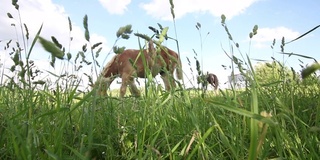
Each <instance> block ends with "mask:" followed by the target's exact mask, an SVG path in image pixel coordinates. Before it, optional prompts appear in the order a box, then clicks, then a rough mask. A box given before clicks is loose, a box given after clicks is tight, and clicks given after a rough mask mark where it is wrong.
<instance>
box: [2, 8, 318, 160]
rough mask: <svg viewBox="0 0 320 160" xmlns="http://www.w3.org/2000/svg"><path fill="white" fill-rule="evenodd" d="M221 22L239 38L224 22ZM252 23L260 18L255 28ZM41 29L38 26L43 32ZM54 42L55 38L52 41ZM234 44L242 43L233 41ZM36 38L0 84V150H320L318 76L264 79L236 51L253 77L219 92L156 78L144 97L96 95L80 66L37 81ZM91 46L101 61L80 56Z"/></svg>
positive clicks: (131, 154) (39, 155)
mask: <svg viewBox="0 0 320 160" xmlns="http://www.w3.org/2000/svg"><path fill="white" fill-rule="evenodd" d="M173 9H174V8H173V7H172V14H174V10H173ZM173 17H174V16H173ZM84 20H85V23H84V24H85V33H86V34H85V38H86V40H88V41H89V42H90V40H89V39H90V36H89V31H88V24H87V21H88V17H87V16H85V19H84ZM69 22H70V19H69ZM70 25H71V23H70ZM223 26H224V27H225V28H226V31H227V34H228V36H229V38H230V41H231V42H233V41H232V37H231V34H230V33H229V31H228V29H227V27H226V25H225V24H224V22H223ZM71 28H72V27H70V31H71ZM127 29H128V30H127V32H129V30H130V28H127ZM256 30H257V26H255V27H254V30H253V33H252V34H250V35H251V36H254V35H255V34H254V33H255V32H256ZM40 32H41V27H40V29H39V32H38V35H40ZM127 32H126V33H124V34H125V35H126V36H128V35H127V34H128V33H127ZM118 34H119V35H121V34H122V33H120V32H119V33H118ZM118 34H117V35H118ZM118 37H121V36H118ZM38 38H39V37H38V36H37V37H36V39H35V40H34V42H35V41H37V39H38ZM250 38H251V37H250ZM117 40H119V39H117ZM42 41H43V42H45V43H47V44H48V43H49V44H50V43H52V42H50V41H46V40H44V39H42ZM57 43H58V42H54V45H57ZM33 45H34V43H33V44H32V46H33ZM54 45H52V44H50V45H49V46H50V47H51V50H52V47H53V48H54V47H55V46H54ZM233 45H234V46H235V47H236V48H237V49H239V48H238V46H239V45H237V43H235V42H234V44H233ZM32 46H31V47H30V48H31V49H30V50H29V51H25V53H26V55H27V56H26V59H23V58H22V57H23V56H22V54H23V51H22V50H18V49H17V50H18V52H15V54H14V55H13V60H14V62H15V64H14V66H15V67H16V68H19V67H20V70H19V69H18V70H15V69H12V70H11V71H12V72H13V73H14V76H13V77H9V81H8V82H3V83H2V84H1V86H0V97H1V98H0V159H30V160H33V159H240V160H241V159H319V158H320V155H319V150H320V134H319V133H320V121H319V117H320V107H319V106H320V88H319V85H320V82H319V80H318V79H317V78H316V77H317V76H316V75H313V76H311V77H309V78H307V79H305V80H304V81H301V80H299V79H291V81H288V80H287V79H288V77H287V76H286V75H285V74H281V76H280V78H279V79H278V80H275V81H274V82H263V81H261V80H260V79H258V76H257V74H258V73H255V70H254V68H253V67H252V66H251V62H250V58H249V57H247V59H244V58H243V57H244V56H242V54H241V51H239V52H240V54H241V57H242V60H243V61H244V62H247V63H246V64H248V65H244V64H242V63H241V62H240V61H238V59H233V63H232V65H237V66H238V68H239V71H240V72H241V73H242V74H244V75H246V76H247V80H248V82H249V84H250V85H248V86H247V87H246V88H245V89H242V90H235V89H230V90H220V91H219V92H218V94H215V93H213V92H205V93H204V92H203V90H201V89H199V90H187V89H183V88H177V90H175V91H170V92H165V91H162V89H161V88H160V87H159V86H158V85H157V84H155V83H152V82H150V83H147V84H148V85H146V86H145V88H144V89H141V90H142V91H143V92H142V97H139V98H135V97H130V96H127V97H125V98H122V99H121V98H118V96H117V95H118V90H113V91H111V92H109V96H105V97H100V96H98V95H96V92H95V90H93V91H81V92H80V91H78V89H79V88H78V87H79V80H78V78H77V75H73V76H75V77H74V78H70V77H72V74H67V75H65V72H64V71H62V72H61V73H63V74H61V75H53V74H52V75H53V76H54V77H56V78H58V80H56V81H54V82H53V83H49V82H48V81H41V80H40V81H39V80H38V81H36V80H33V78H36V77H33V74H31V73H34V71H35V68H34V66H33V65H29V64H31V63H28V62H29V56H30V54H31V53H32ZM94 46H95V47H97V46H99V45H98V43H97V44H95V45H94ZM44 47H45V46H44ZM95 47H90V48H91V50H90V52H91V53H92V61H93V62H95V58H96V57H95V54H94V53H96V54H99V52H100V51H101V50H100V49H98V50H95V49H94V48H95ZM55 49H57V48H54V50H55ZM60 49H61V48H60ZM86 50H87V49H86V47H85V46H84V48H82V51H81V52H80V54H78V55H77V57H76V59H78V58H79V57H80V59H81V58H82V60H81V62H84V63H83V64H87V65H95V63H93V64H91V63H89V61H90V60H88V57H83V55H84V52H86ZM48 51H49V52H50V49H49V50H48ZM61 51H62V50H61ZM64 56H65V55H64V53H63V52H59V55H58V56H57V55H54V54H52V57H53V58H52V63H51V64H52V66H54V63H55V57H56V58H63V57H64ZM67 56H68V58H67V59H65V60H66V61H64V62H65V63H67V65H65V66H67V67H66V68H68V67H74V68H78V67H80V66H77V64H78V63H77V60H75V63H74V65H75V66H69V65H71V63H69V61H70V60H73V58H72V57H69V55H68V54H67ZM235 58H236V57H235ZM64 62H62V63H63V65H64V64H65V63H64ZM94 67H97V66H94ZM197 68H200V66H197ZM232 68H233V70H232V71H234V67H232ZM243 68H246V69H248V70H250V71H251V72H250V74H248V73H245V72H244V71H243V70H242V69H243ZM66 70H67V69H66ZM282 70H284V69H282ZM199 73H200V72H199ZM273 74H275V73H273ZM1 76H3V75H1ZM87 76H88V75H87ZM88 77H89V78H92V77H90V76H88ZM289 78H290V77H289ZM32 80H33V81H32ZM34 82H36V83H34ZM110 95H111V96H110Z"/></svg>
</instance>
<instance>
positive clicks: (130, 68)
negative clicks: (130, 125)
mask: <svg viewBox="0 0 320 160" xmlns="http://www.w3.org/2000/svg"><path fill="white" fill-rule="evenodd" d="M159 47H160V49H159V50H158V52H157V51H156V50H155V49H154V46H153V42H152V40H150V41H149V47H148V49H144V50H135V49H127V50H124V51H123V52H122V53H120V54H117V55H115V56H114V57H113V58H112V59H111V60H110V61H109V62H108V63H107V65H106V66H105V68H104V69H103V71H102V73H101V75H100V76H99V77H98V79H97V81H96V82H95V84H96V85H99V86H98V92H99V94H100V95H106V91H107V88H108V87H109V86H110V85H111V83H112V81H113V80H114V79H115V78H117V77H120V78H121V79H122V83H121V88H120V97H123V96H124V95H125V93H126V90H127V86H128V85H129V87H130V91H131V94H133V95H135V96H140V91H139V90H138V88H137V86H136V84H135V83H134V77H139V78H146V77H147V73H151V74H152V77H155V76H156V75H158V74H160V75H161V78H162V80H163V82H164V84H165V89H166V90H167V91H168V90H170V89H171V88H173V87H175V86H176V84H175V80H174V78H173V72H174V71H175V70H176V76H177V78H178V79H182V66H181V61H180V58H179V55H178V54H177V53H176V52H174V51H173V50H171V49H169V48H166V47H164V46H159Z"/></svg>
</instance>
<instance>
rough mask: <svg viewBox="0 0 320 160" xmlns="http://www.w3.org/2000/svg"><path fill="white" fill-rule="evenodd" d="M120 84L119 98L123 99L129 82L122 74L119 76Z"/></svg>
mask: <svg viewBox="0 0 320 160" xmlns="http://www.w3.org/2000/svg"><path fill="white" fill-rule="evenodd" d="M121 79H122V82H121V87H120V97H121V98H122V97H124V95H125V94H126V91H127V86H128V82H129V80H130V79H129V75H127V74H123V75H122V76H121Z"/></svg>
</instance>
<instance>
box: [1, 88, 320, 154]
mask: <svg viewBox="0 0 320 160" xmlns="http://www.w3.org/2000/svg"><path fill="white" fill-rule="evenodd" d="M27 92H33V93H32V97H33V98H32V100H31V101H29V100H27V99H29V98H26V97H24V95H25V94H28V93H27ZM49 92H50V91H48V90H43V91H37V92H35V91H28V90H20V89H16V90H10V89H8V88H6V87H2V88H1V92H0V96H1V97H4V98H2V99H1V100H0V102H1V103H0V104H1V107H0V118H1V121H0V122H1V126H0V135H1V141H0V142H1V143H0V146H1V149H0V153H1V154H0V155H1V156H0V159H49V158H52V159H74V158H76V159H86V158H89V159H91V158H94V157H95V158H97V159H158V158H161V159H248V158H249V157H250V156H251V154H252V153H254V154H257V155H252V156H254V157H258V159H272V158H280V159H317V158H319V153H318V150H319V149H320V147H319V143H320V141H319V138H320V137H319V129H320V128H319V120H318V117H319V107H318V106H319V100H318V99H315V98H314V96H319V94H314V95H312V97H311V96H305V95H302V94H301V92H304V90H303V88H300V90H299V92H297V93H292V94H290V93H289V94H287V95H281V96H280V95H266V94H264V93H263V92H258V93H256V94H257V95H256V96H257V97H256V98H257V100H258V101H259V102H261V103H259V106H258V108H259V111H264V110H266V111H268V112H270V111H272V117H271V118H266V119H263V117H262V116H260V115H259V114H255V113H253V112H252V111H250V108H251V107H250V105H251V103H252V100H253V99H254V98H255V96H254V95H252V94H253V93H254V92H251V91H243V92H241V93H239V94H238V95H239V96H238V99H236V100H235V99H232V98H231V97H228V96H222V94H218V95H211V94H209V95H206V97H205V98H201V93H200V94H199V95H198V96H197V95H196V93H192V94H190V93H189V92H188V91H176V92H173V93H166V92H164V93H162V94H161V95H159V96H150V97H144V96H143V97H141V98H130V97H128V98H124V99H119V98H116V97H100V98H97V99H95V96H92V95H90V94H91V93H86V94H81V96H80V95H79V96H76V95H68V94H66V91H61V92H60V93H59V95H60V96H61V98H60V102H58V101H57V100H58V99H59V98H58V97H57V95H51V96H49V95H48V93H49ZM223 92H224V91H223ZM230 93H231V92H230ZM230 93H229V94H230ZM317 93H319V92H317ZM225 94H226V95H227V94H228V93H225ZM308 95H310V94H308ZM64 96H67V97H70V96H71V97H72V98H71V99H72V100H71V101H68V100H63V99H64V98H62V97H64ZM273 96H275V97H277V98H276V99H273ZM269 97H270V98H269ZM290 101H292V102H291V103H289V102H290ZM292 104H293V105H294V106H292ZM30 110H31V111H30ZM252 120H254V121H255V123H253V124H252ZM261 121H263V122H265V123H264V125H266V124H268V125H269V127H267V128H266V130H265V136H264V137H262V138H263V139H260V138H261V136H262V135H263V133H264V132H263V130H262V128H259V127H258V125H257V122H261ZM252 129H254V132H255V133H252ZM252 134H256V135H254V136H253V137H254V139H253V137H252ZM259 140H262V141H263V144H262V146H261V149H260V152H258V153H257V152H255V151H256V150H257V143H258V141H259ZM253 141H255V144H256V145H254V146H255V147H254V148H251V147H252V142H253ZM90 157H91V158H90Z"/></svg>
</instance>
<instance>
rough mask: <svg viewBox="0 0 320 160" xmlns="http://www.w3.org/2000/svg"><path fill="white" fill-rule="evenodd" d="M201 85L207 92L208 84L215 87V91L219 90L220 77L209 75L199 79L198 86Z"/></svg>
mask: <svg viewBox="0 0 320 160" xmlns="http://www.w3.org/2000/svg"><path fill="white" fill-rule="evenodd" d="M199 83H201V84H202V87H203V89H204V90H207V88H208V83H209V84H211V85H212V87H214V90H217V89H218V86H219V80H218V77H217V76H216V75H215V74H213V73H208V72H207V74H206V75H202V76H199V77H198V84H199Z"/></svg>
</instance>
